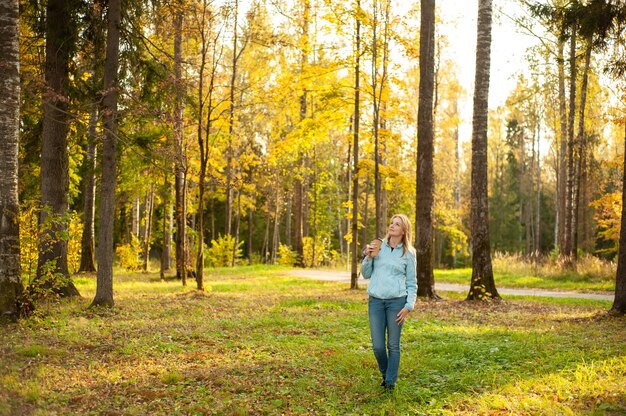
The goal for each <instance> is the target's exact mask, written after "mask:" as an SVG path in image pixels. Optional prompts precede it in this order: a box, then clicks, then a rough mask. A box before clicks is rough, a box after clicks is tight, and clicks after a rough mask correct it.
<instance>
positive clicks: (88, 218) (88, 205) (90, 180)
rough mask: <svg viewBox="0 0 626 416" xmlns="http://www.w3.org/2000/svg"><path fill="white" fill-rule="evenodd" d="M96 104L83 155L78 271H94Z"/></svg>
mask: <svg viewBox="0 0 626 416" xmlns="http://www.w3.org/2000/svg"><path fill="white" fill-rule="evenodd" d="M97 122H98V106H97V105H96V104H95V103H93V104H91V111H90V112H89V130H88V132H87V154H86V155H85V162H84V163H85V177H84V178H83V180H84V185H83V186H84V188H83V235H82V238H81V244H80V246H81V250H80V267H79V268H78V271H79V272H95V271H96V265H95V261H94V250H95V246H94V236H95V230H94V217H95V210H96V144H95V143H96V139H97V138H96V125H97Z"/></svg>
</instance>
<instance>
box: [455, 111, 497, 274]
mask: <svg viewBox="0 0 626 416" xmlns="http://www.w3.org/2000/svg"><path fill="white" fill-rule="evenodd" d="M454 114H455V116H457V120H458V114H459V100H458V99H455V100H454ZM459 138H460V137H459V122H458V121H457V124H456V126H455V128H454V169H455V181H454V208H455V210H456V215H457V216H460V215H461V159H460V149H459V147H460V146H459V145H460V140H459ZM496 166H497V165H496ZM456 262H457V250H456V248H455V249H454V255H453V265H452V268H453V269H454V268H456Z"/></svg>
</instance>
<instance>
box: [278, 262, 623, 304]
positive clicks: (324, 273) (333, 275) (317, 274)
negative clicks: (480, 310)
mask: <svg viewBox="0 0 626 416" xmlns="http://www.w3.org/2000/svg"><path fill="white" fill-rule="evenodd" d="M288 274H289V275H290V276H296V277H303V278H307V279H315V280H325V281H331V282H345V283H350V273H349V272H345V271H334V270H320V269H293V270H290V271H289V272H288ZM367 284H368V280H365V279H363V278H362V277H359V285H360V286H367ZM435 289H436V290H438V291H442V292H459V293H463V292H467V290H468V287H467V285H458V284H454V283H435ZM498 293H499V294H500V295H520V296H544V297H552V298H579V299H595V300H608V301H612V300H613V299H614V297H615V294H614V293H611V292H601V293H579V292H564V291H556V290H546V289H521V288H506V287H498Z"/></svg>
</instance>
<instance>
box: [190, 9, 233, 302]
mask: <svg viewBox="0 0 626 416" xmlns="http://www.w3.org/2000/svg"><path fill="white" fill-rule="evenodd" d="M198 13H199V16H198V17H197V18H196V20H197V21H198V31H199V35H200V69H199V73H198V103H197V105H198V119H197V123H198V127H197V139H198V147H199V153H200V172H199V177H198V221H197V224H196V225H197V230H198V253H197V259H196V287H197V289H198V290H204V198H205V196H204V191H205V185H206V183H205V182H206V171H207V164H208V162H209V155H210V149H211V147H210V144H209V138H210V137H211V133H212V126H213V123H214V122H215V121H216V116H215V109H216V101H217V99H216V97H215V95H216V77H217V70H218V65H219V62H220V58H221V56H222V49H223V48H222V47H220V46H219V44H218V37H219V36H220V33H221V30H219V31H217V32H216V30H215V28H214V22H215V17H214V13H213V10H212V9H211V8H210V4H209V2H208V1H206V0H204V1H203V2H202V6H201V9H200V10H199V11H198ZM208 58H209V59H210V60H209V61H208V62H207V59H208ZM207 64H208V66H209V68H208V70H209V75H208V91H207V92H206V93H205V92H204V86H205V79H204V78H205V70H206V66H207ZM205 107H206V113H207V114H206V124H205V123H204V122H203V119H204V117H205V115H204V111H205ZM227 192H228V191H227Z"/></svg>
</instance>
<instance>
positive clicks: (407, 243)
mask: <svg viewBox="0 0 626 416" xmlns="http://www.w3.org/2000/svg"><path fill="white" fill-rule="evenodd" d="M395 218H398V219H399V220H400V223H401V224H402V231H403V232H404V234H403V235H402V255H403V256H404V253H406V251H407V250H409V252H411V253H413V252H414V251H415V249H414V248H413V237H412V234H413V231H412V230H413V227H412V226H411V220H410V219H409V217H407V216H406V215H404V214H395V215H394V216H393V217H391V220H390V221H393V220H394V219H395ZM385 240H387V241H389V231H387V235H386V236H385Z"/></svg>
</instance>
